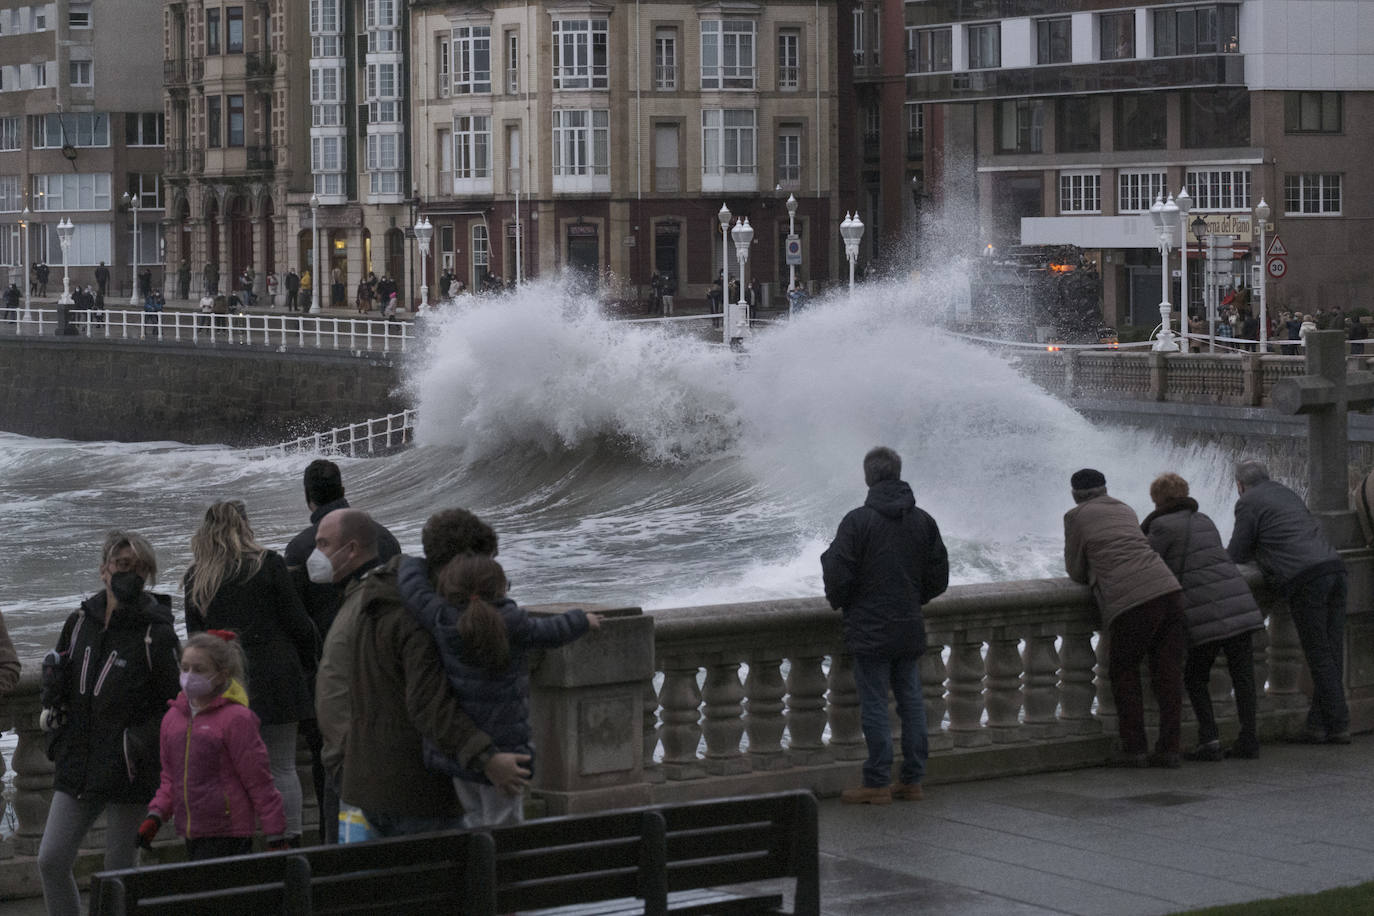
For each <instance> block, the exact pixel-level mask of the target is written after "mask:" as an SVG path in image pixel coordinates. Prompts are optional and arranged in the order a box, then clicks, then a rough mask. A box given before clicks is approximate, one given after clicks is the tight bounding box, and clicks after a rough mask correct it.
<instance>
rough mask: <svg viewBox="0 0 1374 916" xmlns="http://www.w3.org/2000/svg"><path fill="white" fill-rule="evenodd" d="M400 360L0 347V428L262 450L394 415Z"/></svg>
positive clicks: (101, 343) (58, 343)
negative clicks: (250, 446)
mask: <svg viewBox="0 0 1374 916" xmlns="http://www.w3.org/2000/svg"><path fill="white" fill-rule="evenodd" d="M400 359H401V356H400V355H399V354H398V355H397V356H395V357H389V356H384V355H377V356H358V355H353V354H351V353H329V352H320V351H317V350H307V351H300V350H292V351H285V352H283V351H278V350H267V349H261V348H252V347H243V346H212V347H207V346H190V345H178V344H172V343H164V344H160V345H157V346H149V345H147V344H143V343H141V342H137V341H128V342H125V341H119V340H86V339H81V338H71V337H69V338H62V339H53V340H43V339H34V338H19V339H0V429H2V430H5V431H7V432H13V433H19V434H21V435H26V436H37V437H43V438H65V439H77V440H115V441H123V442H148V441H158V440H174V441H177V442H187V443H192V444H209V443H223V444H225V445H231V446H248V445H264V444H270V443H274V442H280V441H284V440H287V439H292V438H294V437H296V436H302V435H308V434H310V433H313V432H317V431H319V430H324V429H330V428H333V427H336V426H344V425H347V424H349V423H356V422H358V421H360V420H364V419H367V418H369V417H379V416H383V415H385V414H388V413H394V412H397V411H400V410H402V409H404V408H405V407H406V406H408V405H407V403H406V402H405V399H404V398H403V397H402V396H401V394H400V392H399V390H398V389H399V386H400V365H399V360H400Z"/></svg>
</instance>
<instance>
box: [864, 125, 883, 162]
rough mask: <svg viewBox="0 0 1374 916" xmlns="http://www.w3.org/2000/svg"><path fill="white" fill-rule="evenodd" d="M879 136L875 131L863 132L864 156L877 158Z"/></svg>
mask: <svg viewBox="0 0 1374 916" xmlns="http://www.w3.org/2000/svg"><path fill="white" fill-rule="evenodd" d="M880 143H881V137H880V135H879V134H878V133H877V132H876V131H865V132H864V158H865V159H877V158H878V150H879V145H880Z"/></svg>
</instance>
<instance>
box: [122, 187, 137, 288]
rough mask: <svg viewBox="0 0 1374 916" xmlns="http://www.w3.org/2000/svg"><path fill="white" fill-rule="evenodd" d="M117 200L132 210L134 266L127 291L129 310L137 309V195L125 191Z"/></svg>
mask: <svg viewBox="0 0 1374 916" xmlns="http://www.w3.org/2000/svg"><path fill="white" fill-rule="evenodd" d="M119 199H120V201H122V202H123V204H124V206H126V207H128V208H129V209H130V210H133V211H134V252H133V253H134V266H133V269H132V270H131V271H130V276H131V277H132V279H133V282H132V283H131V284H130V289H129V307H130V308H137V307H138V195H137V194H130V193H129V192H128V191H125V192H124V194H123V196H121V197H120V198H119Z"/></svg>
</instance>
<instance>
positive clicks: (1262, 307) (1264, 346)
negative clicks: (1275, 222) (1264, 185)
mask: <svg viewBox="0 0 1374 916" xmlns="http://www.w3.org/2000/svg"><path fill="white" fill-rule="evenodd" d="M1270 212H1271V211H1270V209H1269V205H1268V204H1267V203H1265V202H1264V198H1263V197H1261V198H1260V202H1259V206H1258V207H1256V208H1255V219H1257V220H1259V225H1260V256H1259V262H1260V288H1259V326H1260V327H1259V332H1260V336H1259V351H1260V352H1261V353H1268V352H1269V313H1268V309H1267V306H1268V304H1269V303H1268V301H1267V297H1266V295H1265V293H1266V291H1267V287H1268V286H1269V249H1268V248H1266V247H1265V244H1264V230H1265V228H1266V227H1265V224H1266V223H1268V222H1269V214H1270Z"/></svg>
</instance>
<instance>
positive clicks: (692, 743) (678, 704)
mask: <svg viewBox="0 0 1374 916" xmlns="http://www.w3.org/2000/svg"><path fill="white" fill-rule="evenodd" d="M697 670H698V669H697V667H696V666H695V665H692V666H690V667H688V666H686V665H684V666H682V667H679V668H674V667H669V666H668V665H665V666H664V668H663V689H662V690H661V691H660V692H659V702H660V704H661V705H662V708H663V713H662V715H663V727H662V728H661V729H660V732H659V734H660V735H661V736H662V739H663V775H664V776H666V777H667V778H668V779H698V778H700V777H702V776H705V775H706V768H705V767H704V766H703V765H702V763H701V760H700V758H698V757H697V748H698V747H700V746H701V690H700V689H699V688H698V687H697Z"/></svg>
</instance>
